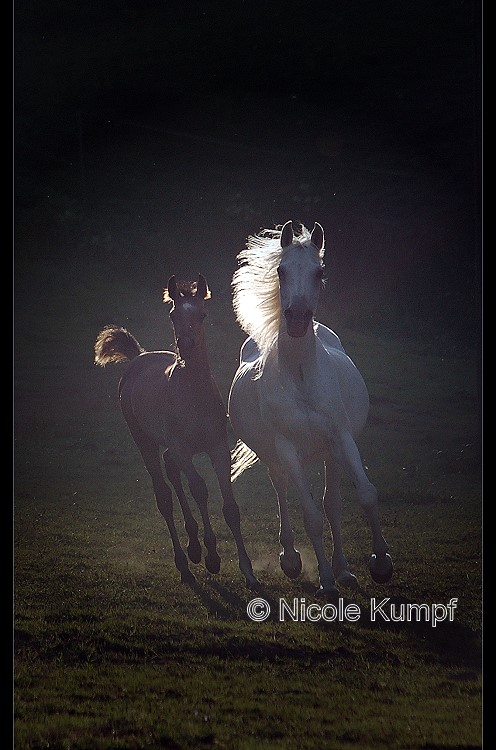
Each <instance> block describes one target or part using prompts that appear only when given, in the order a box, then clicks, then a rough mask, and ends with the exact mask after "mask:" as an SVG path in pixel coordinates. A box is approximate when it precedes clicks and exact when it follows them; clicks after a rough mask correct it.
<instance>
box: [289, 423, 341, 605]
mask: <svg viewBox="0 0 496 750" xmlns="http://www.w3.org/2000/svg"><path fill="white" fill-rule="evenodd" d="M275 443H276V450H277V454H278V457H279V460H280V462H281V464H282V466H283V467H284V468H285V469H286V471H287V474H288V476H289V478H290V479H291V481H292V482H293V483H294V485H295V487H296V490H297V492H298V495H299V497H300V500H301V502H302V505H303V520H304V524H305V530H306V532H307V534H308V538H309V539H310V541H311V543H312V546H313V548H314V551H315V556H316V558H317V564H318V569H319V580H320V589H319V591H318V592H317V593H318V594H319V595H321V596H325V597H326V598H328V599H329V600H331V601H335V600H337V599H338V598H339V592H338V590H337V588H336V582H335V580H334V574H333V572H332V567H331V563H330V562H329V560H328V559H327V557H326V554H325V551H324V541H323V534H324V520H323V515H322V512H321V510H320V509H319V508H318V507H317V504H316V502H315V500H314V497H313V495H312V492H311V489H310V484H309V482H308V479H307V477H306V475H305V471H304V468H303V464H302V462H301V460H300V458H299V456H298V453H297V450H296V448H295V447H294V445H293V444H292V443H291V442H290V441H289V440H287V439H286V438H285V437H283V436H282V435H278V436H277V437H276V441H275Z"/></svg>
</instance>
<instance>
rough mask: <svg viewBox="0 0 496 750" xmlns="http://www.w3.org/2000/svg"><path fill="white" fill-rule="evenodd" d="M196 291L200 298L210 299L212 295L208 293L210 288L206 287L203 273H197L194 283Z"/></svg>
mask: <svg viewBox="0 0 496 750" xmlns="http://www.w3.org/2000/svg"><path fill="white" fill-rule="evenodd" d="M196 293H197V294H198V295H199V296H200V297H201V298H202V299H210V297H211V296H212V295H211V293H210V289H209V288H208V284H207V280H206V278H205V276H203V274H201V273H199V274H198V281H197V284H196Z"/></svg>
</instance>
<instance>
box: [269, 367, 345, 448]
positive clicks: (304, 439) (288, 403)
mask: <svg viewBox="0 0 496 750" xmlns="http://www.w3.org/2000/svg"><path fill="white" fill-rule="evenodd" d="M264 385H265V387H264V388H263V393H262V404H261V407H262V408H261V411H262V414H265V416H266V417H267V419H268V421H269V422H270V423H271V424H276V425H277V426H278V430H279V431H280V432H281V433H282V434H283V435H285V437H287V438H288V439H289V440H291V442H292V443H293V444H294V445H295V446H296V447H297V449H298V451H299V452H300V453H301V454H302V455H305V456H312V455H314V454H315V453H320V452H321V451H324V450H326V449H327V448H328V447H329V424H330V416H331V415H330V411H331V409H330V404H329V402H328V401H326V399H325V396H324V393H325V392H323V391H322V388H321V387H319V382H318V379H317V378H316V376H315V375H314V374H312V373H310V372H308V371H305V370H304V368H303V367H302V368H301V370H300V368H297V370H296V373H292V374H291V375H288V374H284V375H283V376H281V373H278V377H271V376H270V375H269V377H268V378H267V379H266V381H265V384H264Z"/></svg>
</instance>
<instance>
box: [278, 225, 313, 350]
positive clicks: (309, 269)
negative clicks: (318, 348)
mask: <svg viewBox="0 0 496 750" xmlns="http://www.w3.org/2000/svg"><path fill="white" fill-rule="evenodd" d="M281 247H282V250H283V253H282V256H281V262H280V263H279V266H278V268H277V274H278V276H279V290H280V297H281V311H282V313H283V315H284V317H285V319H286V331H287V333H288V335H289V336H292V337H293V338H300V337H301V336H304V335H305V334H306V332H307V329H308V326H309V323H310V321H311V320H312V319H313V317H314V315H315V311H316V309H317V304H318V301H319V294H320V288H321V285H322V277H323V275H324V265H323V263H322V256H323V247H324V230H323V229H322V227H321V225H320V224H318V223H315V225H314V228H313V230H312V233H311V235H310V239H309V240H308V241H306V242H299V241H296V242H295V240H294V235H293V224H292V222H291V221H288V222H286V224H284V226H283V228H282V231H281Z"/></svg>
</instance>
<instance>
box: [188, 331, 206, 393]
mask: <svg viewBox="0 0 496 750" xmlns="http://www.w3.org/2000/svg"><path fill="white" fill-rule="evenodd" d="M183 362H184V370H185V375H186V377H187V380H188V381H189V383H190V384H191V386H193V387H198V388H199V389H200V390H205V385H206V383H209V382H210V379H211V377H212V371H211V369H210V362H209V360H208V352H207V345H206V342H205V338H204V337H203V336H202V337H201V339H200V340H199V341H198V343H197V345H196V347H195V348H194V350H193V351H192V352H191V353H190V354H189V355H188V358H187V359H186V360H183Z"/></svg>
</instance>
